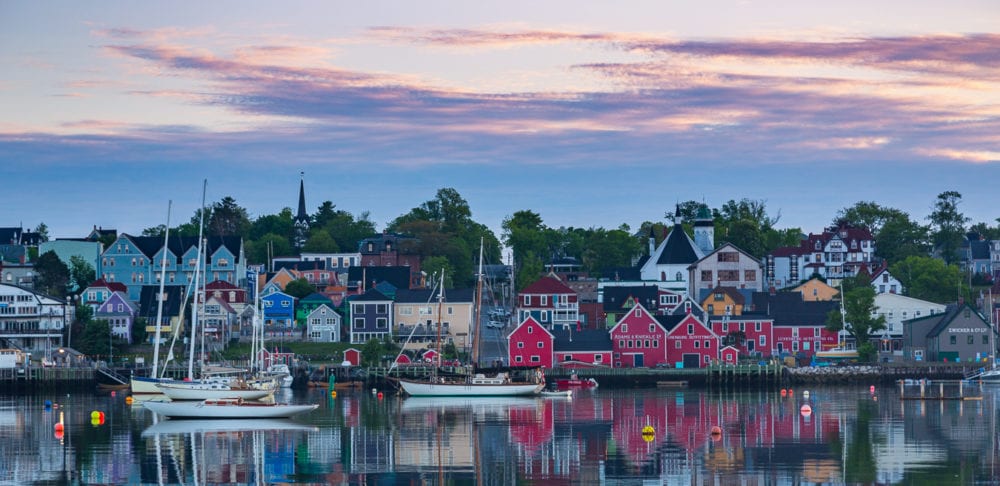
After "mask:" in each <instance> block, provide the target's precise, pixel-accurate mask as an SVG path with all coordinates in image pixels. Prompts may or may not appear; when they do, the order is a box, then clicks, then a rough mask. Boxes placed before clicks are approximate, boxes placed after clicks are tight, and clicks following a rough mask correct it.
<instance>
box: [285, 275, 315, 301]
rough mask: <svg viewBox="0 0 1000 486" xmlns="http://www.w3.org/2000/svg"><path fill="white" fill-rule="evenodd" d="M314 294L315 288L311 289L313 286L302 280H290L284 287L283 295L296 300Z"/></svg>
mask: <svg viewBox="0 0 1000 486" xmlns="http://www.w3.org/2000/svg"><path fill="white" fill-rule="evenodd" d="M315 292H316V287H313V285H312V284H311V283H309V281H308V280H306V279H304V278H299V279H295V280H292V281H291V282H288V284H287V285H285V293H286V294H288V295H291V296H292V297H295V298H296V299H301V298H303V297H307V296H309V295H312V294H314V293H315Z"/></svg>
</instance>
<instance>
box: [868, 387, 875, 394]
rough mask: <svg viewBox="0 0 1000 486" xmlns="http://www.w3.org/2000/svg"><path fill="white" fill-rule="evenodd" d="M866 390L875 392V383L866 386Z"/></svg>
mask: <svg viewBox="0 0 1000 486" xmlns="http://www.w3.org/2000/svg"><path fill="white" fill-rule="evenodd" d="M868 392H869V393H875V385H872V386H870V387H868Z"/></svg>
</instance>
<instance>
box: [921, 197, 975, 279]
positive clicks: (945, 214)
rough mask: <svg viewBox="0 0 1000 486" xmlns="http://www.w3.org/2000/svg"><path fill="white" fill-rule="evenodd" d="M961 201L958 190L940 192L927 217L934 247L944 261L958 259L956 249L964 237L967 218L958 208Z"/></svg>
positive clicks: (949, 261) (959, 246)
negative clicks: (932, 209) (931, 230)
mask: <svg viewBox="0 0 1000 486" xmlns="http://www.w3.org/2000/svg"><path fill="white" fill-rule="evenodd" d="M961 202H962V195H961V194H959V193H958V191H945V192H942V193H941V194H938V197H937V201H936V202H935V203H934V211H933V212H932V213H931V215H930V216H928V217H927V219H929V220H930V221H931V227H932V228H933V230H934V232H933V234H932V237H933V241H934V247H935V249H936V250H937V251H938V253H939V254H940V255H941V258H943V259H944V261H945V262H946V263H955V262H957V261H958V259H959V256H960V255H959V252H958V250H959V248H961V247H962V240H963V239H964V238H965V223H966V222H968V221H969V218H966V217H965V215H964V214H962V212H961V211H959V210H958V205H959V204H960V203H961Z"/></svg>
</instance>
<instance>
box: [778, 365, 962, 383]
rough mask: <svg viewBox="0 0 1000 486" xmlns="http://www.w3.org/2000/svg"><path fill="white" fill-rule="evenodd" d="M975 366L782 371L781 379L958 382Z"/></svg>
mask: <svg viewBox="0 0 1000 486" xmlns="http://www.w3.org/2000/svg"><path fill="white" fill-rule="evenodd" d="M976 369H978V367H977V366H972V365H969V366H963V365H954V366H920V365H854V366H826V367H816V366H806V367H801V368H785V370H784V374H785V376H784V378H785V379H787V381H788V382H790V383H795V384H837V383H893V382H895V381H897V380H905V379H925V378H926V379H930V380H961V379H963V378H964V377H965V376H968V375H969V374H970V373H971V372H973V371H974V370H976Z"/></svg>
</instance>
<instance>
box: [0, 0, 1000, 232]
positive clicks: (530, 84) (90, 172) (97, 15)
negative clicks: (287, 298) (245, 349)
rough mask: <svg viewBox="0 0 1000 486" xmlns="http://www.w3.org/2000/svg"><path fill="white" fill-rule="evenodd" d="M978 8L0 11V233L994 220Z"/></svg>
mask: <svg viewBox="0 0 1000 486" xmlns="http://www.w3.org/2000/svg"><path fill="white" fill-rule="evenodd" d="M998 30H1000V2H996V1H995V0H982V1H976V0H954V1H950V2H941V1H937V0H936V1H921V0H908V1H895V0H880V1H876V2H872V1H870V0H865V1H857V0H841V1H837V2H803V1H801V0H790V1H777V0H775V1H757V0H732V1H730V0H699V1H667V0H651V1H628V0H619V1H617V2H607V1H586V0H573V1H561V0H555V1H541V2H539V1H537V0H532V1H530V2H529V1H520V0H514V1H504V2H485V1H484V2H467V1H417V2H414V1H398V2H391V1H372V0H366V1H364V2H357V1H352V2H347V1H317V2H300V1H284V2H255V1H246V0H241V1H212V2H133V1H122V2H117V1H93V2H76V1H52V2H14V1H4V0H0V73H2V74H0V107H2V109H0V190H2V192H3V194H4V196H5V197H4V198H3V200H4V204H3V205H2V206H0V208H2V209H0V226H6V227H9V226H18V225H23V226H24V227H26V228H34V227H36V226H37V225H38V223H40V222H44V223H45V224H46V225H47V226H48V228H49V234H50V237H53V238H60V237H82V236H85V235H86V234H87V233H88V232H89V231H90V229H91V228H92V227H93V226H101V227H103V228H115V229H117V230H118V231H119V232H125V233H131V234H138V233H140V232H141V231H142V229H144V228H148V227H153V226H157V225H160V224H163V223H164V222H165V219H166V212H167V209H166V208H167V202H168V201H173V203H172V204H173V210H172V212H173V214H172V216H171V217H172V223H171V224H172V225H173V224H175V222H181V221H188V220H189V219H190V218H191V216H192V215H193V214H194V212H195V210H196V209H197V208H198V206H199V205H200V201H201V188H202V180H207V181H208V184H207V187H208V189H207V199H208V201H209V203H211V202H215V201H219V200H221V199H222V198H223V197H226V196H231V197H233V198H234V199H235V200H236V202H237V203H238V204H240V205H241V206H243V207H245V208H246V209H247V210H248V212H249V214H250V216H251V217H257V216H260V215H267V214H276V213H278V212H280V211H281V209H282V208H285V207H292V208H294V207H295V206H296V204H297V195H298V187H299V180H300V174H304V181H305V188H306V204H307V208H308V210H309V211H310V212H315V210H316V208H317V207H318V206H319V205H320V204H321V203H322V202H323V201H332V202H333V203H334V204H335V205H336V207H337V208H338V209H342V210H345V211H348V212H350V213H352V214H355V215H360V214H361V213H363V212H366V211H367V212H368V213H369V214H370V218H371V220H372V221H373V222H375V224H376V226H377V228H378V229H380V230H381V229H383V228H384V227H385V225H386V223H388V222H389V221H391V220H393V219H394V218H396V217H397V216H400V215H402V214H405V213H407V212H408V211H409V210H410V209H411V208H413V207H416V206H419V205H420V204H422V203H423V202H425V201H428V200H431V199H433V198H434V196H435V193H436V192H437V190H438V189H440V188H445V187H452V188H455V189H456V190H458V192H459V193H460V194H461V195H462V196H463V197H464V198H465V199H466V201H468V203H469V205H470V207H471V209H472V217H473V219H475V220H477V221H479V222H482V223H484V224H486V225H488V226H490V227H491V228H493V229H494V231H496V232H497V233H498V235H499V232H500V225H501V222H502V221H503V219H504V218H505V217H507V216H509V215H511V214H513V213H514V212H516V211H520V210H532V211H534V212H536V213H538V214H539V215H541V217H542V220H543V222H544V223H545V224H546V225H548V226H549V227H555V228H558V227H563V226H565V227H603V228H609V229H610V228H617V227H619V226H620V225H622V224H628V225H629V226H630V227H631V228H632V229H633V230H635V229H637V228H638V226H639V225H640V224H641V223H642V222H644V221H653V222H662V221H665V215H666V214H667V213H672V210H673V207H674V205H675V204H676V203H677V202H683V201H688V200H696V201H703V202H704V203H706V204H707V205H708V206H710V207H716V208H717V207H720V206H722V205H723V204H724V203H725V202H726V201H728V200H730V199H736V200H739V199H742V198H749V199H753V200H762V201H764V202H765V203H766V206H767V209H768V211H769V213H770V214H771V215H772V216H777V215H780V219H779V221H778V224H777V226H778V227H779V228H790V227H798V228H801V229H802V230H803V231H805V232H818V231H821V230H822V228H823V227H824V226H827V225H829V224H830V223H831V221H832V220H833V219H834V217H835V216H836V214H837V211H838V210H840V209H842V208H845V207H849V206H852V205H853V204H854V203H856V202H858V201H875V202H877V203H879V204H881V205H883V206H887V207H893V208H898V209H901V210H903V211H906V212H908V213H909V214H910V215H911V217H912V218H913V219H914V220H917V221H922V222H926V217H927V216H928V215H929V214H930V213H931V211H932V208H933V204H934V201H935V199H936V196H937V194H939V193H941V192H944V191H958V192H959V193H960V194H962V203H961V205H960V206H959V209H960V210H961V211H962V212H963V213H964V214H965V215H966V216H967V217H969V218H970V220H971V221H970V223H976V222H987V223H990V225H991V226H994V225H996V218H998V217H1000V209H998V204H997V203H998V202H1000V198H998V197H997V196H996V194H997V187H998V183H1000V32H998Z"/></svg>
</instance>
